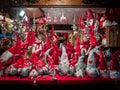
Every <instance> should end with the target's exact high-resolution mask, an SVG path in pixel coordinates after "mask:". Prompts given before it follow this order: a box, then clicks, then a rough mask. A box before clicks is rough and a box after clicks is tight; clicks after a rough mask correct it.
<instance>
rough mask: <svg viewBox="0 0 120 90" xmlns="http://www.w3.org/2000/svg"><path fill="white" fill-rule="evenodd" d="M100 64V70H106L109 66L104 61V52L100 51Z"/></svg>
mask: <svg viewBox="0 0 120 90" xmlns="http://www.w3.org/2000/svg"><path fill="white" fill-rule="evenodd" d="M99 56H100V63H99V68H100V70H105V69H107V64H106V62H105V59H104V55H103V52H102V50H100V55H99Z"/></svg>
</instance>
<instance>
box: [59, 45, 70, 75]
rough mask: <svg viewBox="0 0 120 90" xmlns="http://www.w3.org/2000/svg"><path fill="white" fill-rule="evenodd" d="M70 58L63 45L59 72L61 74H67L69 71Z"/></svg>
mask: <svg viewBox="0 0 120 90" xmlns="http://www.w3.org/2000/svg"><path fill="white" fill-rule="evenodd" d="M69 68H70V67H69V60H68V56H67V53H66V48H65V46H64V45H62V55H61V58H60V63H59V73H60V75H67V74H68V73H69Z"/></svg>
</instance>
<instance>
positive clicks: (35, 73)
mask: <svg viewBox="0 0 120 90" xmlns="http://www.w3.org/2000/svg"><path fill="white" fill-rule="evenodd" d="M29 76H31V77H37V76H38V72H37V71H36V70H35V69H32V70H31V72H30V73H29Z"/></svg>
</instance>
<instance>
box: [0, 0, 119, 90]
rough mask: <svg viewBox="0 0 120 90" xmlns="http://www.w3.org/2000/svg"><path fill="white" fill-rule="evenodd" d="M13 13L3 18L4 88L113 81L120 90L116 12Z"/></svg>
mask: <svg viewBox="0 0 120 90" xmlns="http://www.w3.org/2000/svg"><path fill="white" fill-rule="evenodd" d="M31 2H32V0H31ZM36 2H37V0H36ZM36 2H33V3H36ZM38 2H39V1H38ZM59 2H60V1H59ZM16 3H17V2H16ZM25 5H26V4H25ZM7 9H8V8H7ZM9 10H10V12H7V13H8V14H9V17H8V16H7V15H6V14H5V12H4V14H2V15H1V16H0V42H1V43H0V84H1V85H4V84H15V83H17V84H23V83H24V84H32V85H47V84H49V85H61V84H62V85H64V84H69V85H85V84H96V83H98V84H100V83H109V84H111V83H112V85H113V86H114V87H115V88H117V89H118V88H120V86H119V85H120V42H119V37H120V35H119V34H120V26H119V21H118V20H117V18H116V17H115V12H114V11H113V10H114V9H112V8H111V9H107V8H92V7H91V8H88V7H87V8H85V7H84V8H80V7H75V8H71V7H69V8H68V7H67V8H66V7H54V8H53V7H52V8H51V7H40V8H38V7H37V8H33V7H29V8H28V7H24V8H23V7H22V8H21V7H14V8H13V7H12V8H9ZM9 10H8V11H9ZM15 13H16V14H15ZM109 15H110V16H109ZM10 17H12V18H10Z"/></svg>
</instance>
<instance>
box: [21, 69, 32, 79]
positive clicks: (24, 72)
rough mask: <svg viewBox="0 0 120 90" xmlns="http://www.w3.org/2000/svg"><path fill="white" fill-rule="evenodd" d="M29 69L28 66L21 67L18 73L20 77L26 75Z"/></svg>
mask: <svg viewBox="0 0 120 90" xmlns="http://www.w3.org/2000/svg"><path fill="white" fill-rule="evenodd" d="M29 71H30V69H29V68H28V67H24V68H22V70H21V72H20V75H21V76H22V77H26V76H28V73H29Z"/></svg>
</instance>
